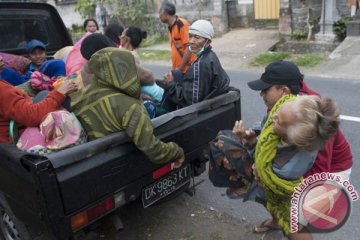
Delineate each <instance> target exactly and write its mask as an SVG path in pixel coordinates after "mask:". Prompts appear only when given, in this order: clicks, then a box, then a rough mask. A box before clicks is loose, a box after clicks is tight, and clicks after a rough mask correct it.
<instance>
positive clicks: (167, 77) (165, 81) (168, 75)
mask: <svg viewBox="0 0 360 240" xmlns="http://www.w3.org/2000/svg"><path fill="white" fill-rule="evenodd" d="M172 81H174V77H173V75H172V73H171V71H170V70H169V71H168V72H167V73H165V74H164V76H163V84H164V85H165V86H167V85H169V83H170V82H172Z"/></svg>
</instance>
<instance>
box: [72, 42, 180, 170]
mask: <svg viewBox="0 0 360 240" xmlns="http://www.w3.org/2000/svg"><path fill="white" fill-rule="evenodd" d="M88 64H89V65H88V66H89V70H90V72H91V73H92V76H91V79H90V81H89V84H88V85H87V86H85V87H84V88H83V89H81V90H80V91H79V93H78V94H74V95H75V96H72V100H71V104H72V109H73V111H74V112H75V114H76V115H77V116H78V118H79V120H80V121H81V123H82V124H83V126H84V128H85V129H86V131H87V134H88V136H89V138H90V140H93V139H97V138H101V137H104V136H107V135H109V134H111V133H114V132H119V131H125V132H126V133H127V135H128V136H129V137H130V138H131V140H132V141H133V142H134V144H135V145H136V146H137V148H138V149H139V150H141V151H142V152H144V153H145V155H146V156H147V157H148V158H149V159H150V160H151V161H152V162H154V163H159V164H160V163H165V162H168V161H170V160H174V159H178V158H180V157H181V156H182V154H183V150H182V148H180V147H179V146H178V145H177V144H175V143H173V142H169V143H164V142H162V141H160V140H159V139H157V138H156V137H155V136H154V134H153V127H152V124H151V120H150V118H149V116H148V114H147V111H146V109H145V107H144V105H143V103H142V101H141V100H140V82H139V79H138V76H137V72H136V65H135V61H134V57H133V56H132V54H131V53H130V52H129V51H127V50H123V49H117V48H105V49H102V50H100V51H98V52H96V53H95V54H94V55H93V56H92V57H91V59H90V61H89V62H88Z"/></svg>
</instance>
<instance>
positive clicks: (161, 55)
mask: <svg viewBox="0 0 360 240" xmlns="http://www.w3.org/2000/svg"><path fill="white" fill-rule="evenodd" d="M138 52H139V55H140V59H141V60H169V61H170V59H171V56H170V51H168V50H148V49H139V50H138Z"/></svg>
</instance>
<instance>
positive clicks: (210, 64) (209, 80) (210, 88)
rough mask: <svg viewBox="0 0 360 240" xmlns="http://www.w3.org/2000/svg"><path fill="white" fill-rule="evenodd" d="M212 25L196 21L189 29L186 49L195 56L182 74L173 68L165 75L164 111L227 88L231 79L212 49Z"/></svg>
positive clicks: (219, 93) (216, 94)
mask: <svg viewBox="0 0 360 240" xmlns="http://www.w3.org/2000/svg"><path fill="white" fill-rule="evenodd" d="M213 37H214V28H213V26H212V24H211V23H210V22H209V21H206V20H197V21H195V22H194V23H193V24H192V25H191V26H190V29H189V49H190V51H191V52H192V53H195V54H196V56H197V58H196V60H195V61H194V62H193V63H192V64H191V66H190V68H189V69H188V70H187V71H186V73H185V74H184V75H183V76H182V73H181V72H178V71H177V70H172V71H171V72H168V74H166V75H165V76H164V80H163V83H164V85H165V93H164V98H163V100H162V107H163V108H164V109H165V110H166V111H173V110H176V109H177V108H182V107H185V106H189V105H191V104H194V103H197V102H200V101H203V100H206V99H209V98H213V97H216V96H219V95H221V94H223V93H226V92H227V91H228V90H229V83H230V79H229V76H228V75H227V73H226V72H225V70H224V69H223V68H222V66H221V63H220V61H219V59H218V57H217V56H216V54H215V53H214V52H213V51H212V50H211V46H210V44H211V39H212V38H213Z"/></svg>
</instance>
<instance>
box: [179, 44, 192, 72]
mask: <svg viewBox="0 0 360 240" xmlns="http://www.w3.org/2000/svg"><path fill="white" fill-rule="evenodd" d="M190 56H191V52H190V50H189V48H188V47H187V44H186V45H185V51H184V55H183V57H182V59H181V63H180V66H179V70H180V71H183V69H184V68H185V67H186V65H187V63H188V61H189V58H190Z"/></svg>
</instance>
